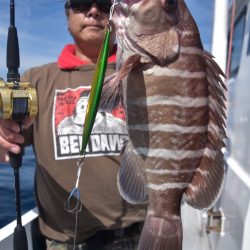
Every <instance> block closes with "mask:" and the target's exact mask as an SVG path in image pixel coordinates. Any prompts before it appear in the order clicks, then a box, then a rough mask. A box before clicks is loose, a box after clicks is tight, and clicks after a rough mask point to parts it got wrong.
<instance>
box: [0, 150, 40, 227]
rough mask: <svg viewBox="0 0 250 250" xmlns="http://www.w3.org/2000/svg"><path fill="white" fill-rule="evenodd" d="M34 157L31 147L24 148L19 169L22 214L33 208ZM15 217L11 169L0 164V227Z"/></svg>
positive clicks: (6, 165) (13, 185) (13, 184)
mask: <svg viewBox="0 0 250 250" xmlns="http://www.w3.org/2000/svg"><path fill="white" fill-rule="evenodd" d="M34 172H35V157H34V153H33V150H32V148H31V147H27V148H25V155H24V157H23V164H22V167H21V168H20V170H19V173H20V187H21V205H22V214H24V213H25V212H27V211H29V210H30V209H32V208H34V207H35V206H36V205H35V197H34ZM15 219H16V208H15V183H14V174H13V169H12V168H11V166H10V165H9V164H0V228H2V227H3V226H5V225H7V224H8V223H10V222H11V221H13V220H15Z"/></svg>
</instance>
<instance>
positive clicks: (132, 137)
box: [102, 0, 226, 250]
mask: <svg viewBox="0 0 250 250" xmlns="http://www.w3.org/2000/svg"><path fill="white" fill-rule="evenodd" d="M174 2H175V1H173V0H171V1H170V0H141V1H138V0H137V1H134V2H133V1H123V4H122V5H120V6H118V7H117V9H116V14H117V18H116V19H115V24H116V27H117V36H118V37H117V40H118V45H119V47H120V51H119V53H118V54H120V59H119V65H121V70H120V73H118V74H117V75H115V76H114V78H113V79H112V80H111V81H110V82H109V83H108V84H107V85H105V87H106V88H113V91H114V90H115V89H117V86H119V87H118V89H119V90H120V91H121V96H122V102H123V105H124V108H125V112H126V122H127V127H128V133H129V141H128V143H127V145H126V147H125V149H124V151H123V153H122V163H121V169H120V172H119V175H118V188H119V191H120V193H121V195H122V197H124V199H126V200H127V201H129V202H131V203H140V202H148V213H147V217H146V219H145V223H144V227H143V230H142V233H141V238H140V242H139V249H140V250H180V249H182V223H181V214H180V205H181V200H182V197H183V196H184V198H185V200H186V202H187V203H188V204H189V205H191V206H192V207H194V208H198V209H203V208H208V207H210V206H212V204H213V203H214V202H215V200H216V198H217V197H218V195H219V193H220V190H221V188H222V182H223V178H224V167H223V154H222V152H221V148H222V147H223V146H224V144H223V139H224V138H225V136H226V135H225V131H224V126H225V112H224V109H225V105H224V101H225V96H224V92H225V90H226V88H225V85H224V83H223V81H222V80H221V76H224V74H223V72H222V71H221V70H220V69H219V67H218V66H217V64H216V63H215V62H214V60H213V58H212V56H211V55H210V54H209V53H208V52H205V51H204V50H203V47H202V43H201V40H200V35H199V31H198V28H197V26H196V24H195V21H194V19H193V17H192V15H191V14H190V12H189V10H188V9H187V6H186V4H185V3H184V1H183V0H178V1H176V6H175V7H173V6H172V5H171V6H172V7H171V8H169V4H173V3H174ZM138 60H140V61H139V63H138ZM134 65H136V66H135V67H134ZM126 73H127V76H126V77H125V78H124V75H126ZM122 78H124V79H123V80H122V81H121V84H120V85H119V84H118V82H119V81H120V80H121V79H122ZM116 91H117V90H116ZM110 93H112V92H110ZM102 100H104V103H106V104H103V103H102V105H104V106H105V105H106V106H108V105H107V103H108V102H111V103H113V104H112V105H116V104H117V103H118V99H117V98H116V100H114V98H113V99H112V97H111V96H109V97H108V96H104V97H103V99H102Z"/></svg>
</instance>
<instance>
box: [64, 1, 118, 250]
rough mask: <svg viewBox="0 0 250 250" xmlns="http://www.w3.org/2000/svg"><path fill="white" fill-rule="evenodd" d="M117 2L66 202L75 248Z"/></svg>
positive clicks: (100, 56) (94, 80)
mask: <svg viewBox="0 0 250 250" xmlns="http://www.w3.org/2000/svg"><path fill="white" fill-rule="evenodd" d="M116 4H117V1H116V0H114V2H113V4H112V6H111V8H110V14H109V19H108V23H107V26H106V29H105V37H104V40H103V44H102V48H101V50H100V53H99V57H98V60H97V64H96V69H95V72H94V77H93V81H92V85H91V91H90V95H89V99H88V106H87V111H86V116H85V121H84V127H83V135H82V145H81V149H80V156H81V158H80V159H79V160H78V161H77V167H78V170H77V178H76V183H75V187H74V188H73V189H72V191H71V192H70V194H69V197H68V199H67V200H66V201H65V203H64V208H65V209H66V211H68V212H70V213H74V214H75V228H74V244H73V250H75V248H76V237H77V225H78V213H79V212H80V211H81V209H82V202H81V196H80V190H79V188H78V186H79V182H80V176H81V172H82V168H83V167H84V160H85V155H86V148H87V145H88V142H89V138H90V134H91V132H92V128H93V125H94V121H95V117H96V114H97V110H98V106H99V102H100V98H101V92H102V86H103V82H104V76H105V73H106V66H107V62H108V56H109V41H110V34H111V31H112V27H111V19H112V16H113V14H114V8H115V5H116Z"/></svg>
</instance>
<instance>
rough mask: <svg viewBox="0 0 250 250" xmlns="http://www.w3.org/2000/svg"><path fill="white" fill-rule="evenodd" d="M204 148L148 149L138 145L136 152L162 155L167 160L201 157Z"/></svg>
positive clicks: (156, 155)
mask: <svg viewBox="0 0 250 250" xmlns="http://www.w3.org/2000/svg"><path fill="white" fill-rule="evenodd" d="M204 150H205V149H204V148H203V149H199V150H168V149H164V148H158V149H148V148H142V147H137V148H135V153H136V154H140V155H145V156H149V157H160V158H163V159H167V160H171V159H173V160H181V159H186V158H199V157H201V156H202V155H203V154H204Z"/></svg>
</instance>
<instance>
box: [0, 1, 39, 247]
mask: <svg viewBox="0 0 250 250" xmlns="http://www.w3.org/2000/svg"><path fill="white" fill-rule="evenodd" d="M6 64H7V68H8V72H7V82H6V83H5V82H4V81H1V82H0V118H1V119H12V120H14V121H16V122H17V123H18V125H19V127H20V134H22V123H23V121H24V120H25V119H26V118H28V117H29V116H31V117H35V116H36V114H37V95H36V90H35V89H34V88H33V87H32V86H31V84H30V83H29V82H20V74H19V71H18V69H19V67H20V56H19V43H18V35H17V29H16V27H15V1H14V0H10V26H9V29H8V38H7V53H6ZM19 146H20V148H21V152H20V153H19V154H14V153H11V152H9V158H10V165H11V166H12V168H13V170H14V178H15V205H16V219H17V225H16V228H15V230H14V237H13V249H14V250H28V243H27V235H26V231H25V228H24V226H23V225H22V214H21V196H20V180H19V168H20V167H21V166H22V158H23V153H24V147H23V145H19Z"/></svg>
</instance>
